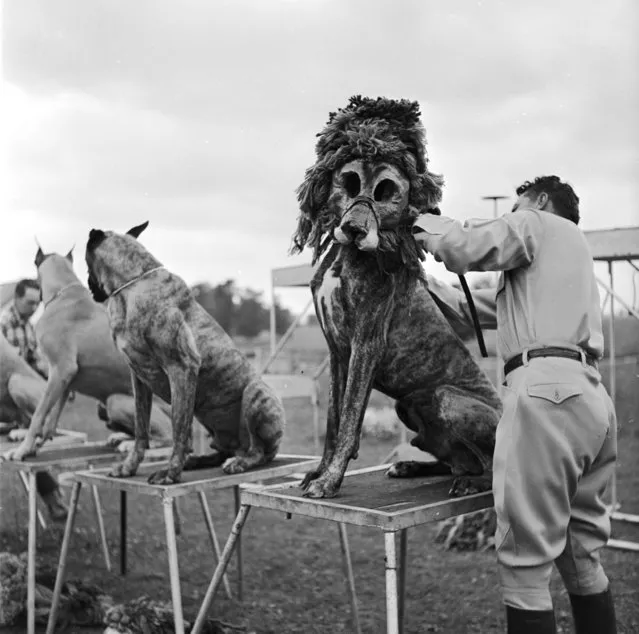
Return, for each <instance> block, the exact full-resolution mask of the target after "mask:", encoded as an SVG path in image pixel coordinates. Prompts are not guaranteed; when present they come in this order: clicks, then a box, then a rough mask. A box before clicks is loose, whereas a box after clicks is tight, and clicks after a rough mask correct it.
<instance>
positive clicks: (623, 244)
mask: <svg viewBox="0 0 639 634" xmlns="http://www.w3.org/2000/svg"><path fill="white" fill-rule="evenodd" d="M584 235H585V236H586V239H587V240H588V244H589V245H590V250H591V251H592V257H593V259H594V260H601V261H608V262H611V261H615V260H636V259H639V227H619V228H617V229H600V230H598V231H584Z"/></svg>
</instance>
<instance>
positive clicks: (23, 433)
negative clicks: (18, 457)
mask: <svg viewBox="0 0 639 634" xmlns="http://www.w3.org/2000/svg"><path fill="white" fill-rule="evenodd" d="M28 431H29V430H28V429H12V430H11V431H10V432H9V440H10V441H11V442H22V441H23V440H24V439H25V438H26V437H27V432H28Z"/></svg>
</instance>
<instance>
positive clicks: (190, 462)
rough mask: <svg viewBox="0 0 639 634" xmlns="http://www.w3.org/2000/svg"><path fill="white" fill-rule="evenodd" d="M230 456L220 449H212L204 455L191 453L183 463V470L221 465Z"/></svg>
mask: <svg viewBox="0 0 639 634" xmlns="http://www.w3.org/2000/svg"><path fill="white" fill-rule="evenodd" d="M230 457H231V454H229V453H225V452H221V451H214V452H213V453H209V454H206V455H204V456H196V455H193V454H191V455H190V456H189V457H188V458H187V459H186V461H185V463H184V468H183V471H197V470H198V469H214V468H215V467H221V466H222V465H223V464H224V463H225V462H226V461H227V460H228V459H229V458H230Z"/></svg>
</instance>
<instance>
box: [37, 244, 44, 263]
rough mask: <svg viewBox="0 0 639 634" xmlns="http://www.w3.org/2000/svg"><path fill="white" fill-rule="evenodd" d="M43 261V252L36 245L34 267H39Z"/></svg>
mask: <svg viewBox="0 0 639 634" xmlns="http://www.w3.org/2000/svg"><path fill="white" fill-rule="evenodd" d="M43 261H44V253H43V252H42V249H41V247H38V252H37V253H36V256H35V265H36V268H39V267H40V265H41V264H42V262H43Z"/></svg>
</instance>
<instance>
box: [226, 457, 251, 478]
mask: <svg viewBox="0 0 639 634" xmlns="http://www.w3.org/2000/svg"><path fill="white" fill-rule="evenodd" d="M246 470H247V465H246V462H245V461H244V460H242V458H240V457H239V456H233V457H232V458H228V459H227V460H226V462H225V463H224V464H223V465H222V471H224V473H226V474H227V475H232V474H233V473H244V472H245V471H246Z"/></svg>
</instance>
